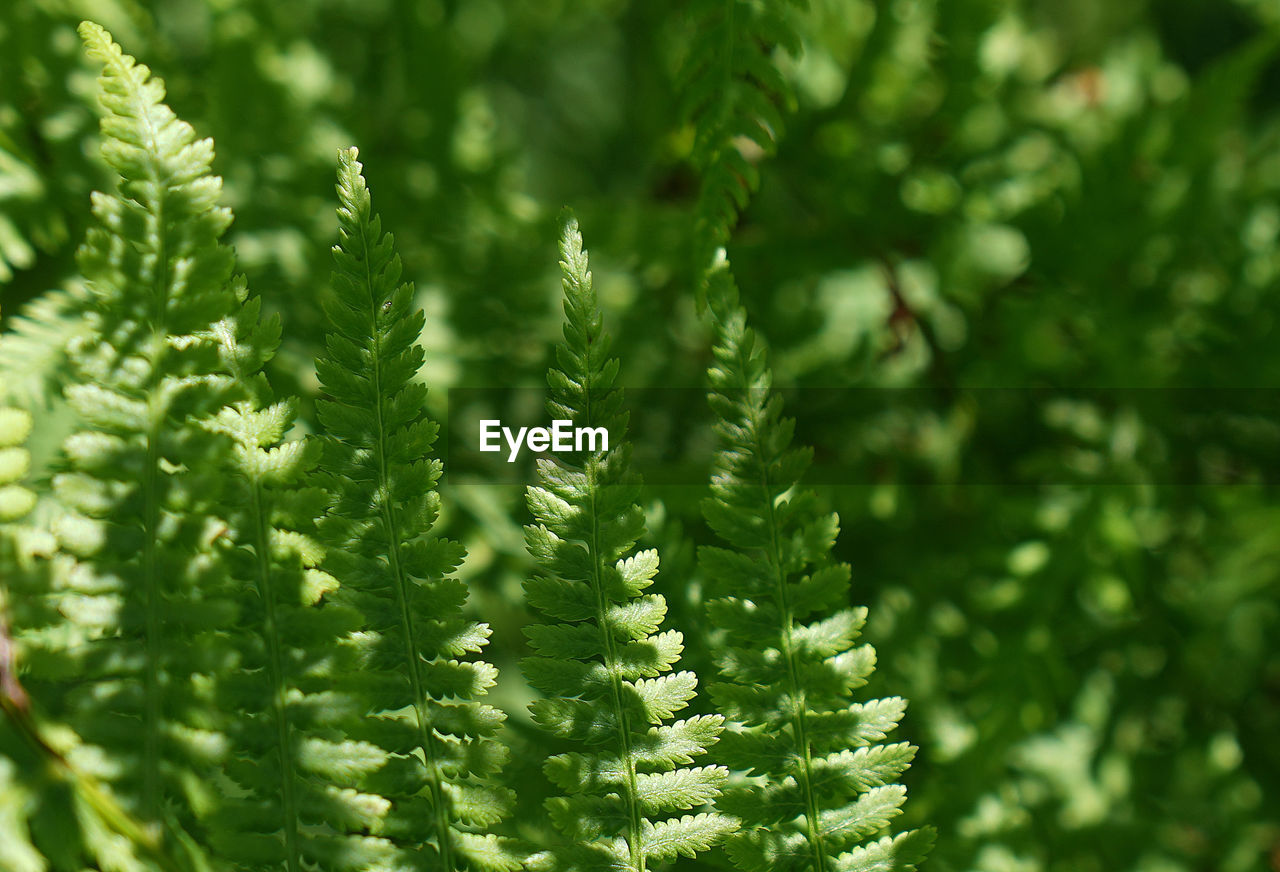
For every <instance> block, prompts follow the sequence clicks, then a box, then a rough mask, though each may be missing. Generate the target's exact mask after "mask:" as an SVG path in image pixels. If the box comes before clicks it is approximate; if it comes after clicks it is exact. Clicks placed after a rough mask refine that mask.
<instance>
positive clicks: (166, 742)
mask: <svg viewBox="0 0 1280 872" xmlns="http://www.w3.org/2000/svg"><path fill="white" fill-rule="evenodd" d="M80 32H81V35H82V37H83V38H84V41H85V45H86V47H87V49H88V53H89V55H90V57H91V58H93V59H94V60H95V61H97V62H98V63H99V64H100V65H101V67H102V73H101V75H100V77H99V89H98V98H99V102H100V104H101V107H102V109H103V117H102V133H103V143H102V154H103V156H104V158H105V159H106V161H107V163H108V164H109V165H110V166H111V168H112V169H114V170H115V172H116V173H117V174H118V178H119V181H118V186H117V189H116V190H115V192H113V193H111V194H102V193H99V194H95V195H94V197H93V214H94V217H95V224H94V226H93V227H92V228H91V229H90V230H89V231H88V233H87V235H86V240H85V243H84V245H83V246H82V247H81V250H80V255H79V260H80V265H81V269H82V271H83V272H84V275H85V277H86V279H87V281H88V287H89V290H90V293H91V299H90V301H89V304H88V306H87V311H85V313H84V316H85V318H86V319H87V321H88V325H89V329H88V331H87V332H86V334H85V335H84V336H82V337H80V338H78V339H77V340H75V341H74V342H73V343H72V345H71V347H70V350H69V357H70V361H71V364H72V369H73V372H74V375H75V378H76V383H75V384H73V385H71V386H70V387H68V388H67V391H66V395H67V399H68V401H69V403H70V405H71V407H72V409H73V410H74V411H75V412H77V413H78V415H79V417H80V419H81V420H82V421H83V422H84V423H85V424H86V425H87V429H86V430H85V431H84V432H82V433H80V434H77V435H75V436H73V437H71V439H70V440H68V443H67V450H66V456H67V461H68V466H69V467H70V469H69V471H67V472H64V473H62V474H60V475H58V476H56V477H55V479H54V489H55V493H56V494H57V495H58V497H59V499H60V501H61V502H62V503H63V504H64V505H65V506H66V507H67V508H68V509H70V510H71V513H72V514H71V515H70V516H68V517H67V518H65V519H63V520H62V521H61V522H60V523H59V525H58V528H57V529H58V532H59V534H60V536H61V538H62V541H63V544H64V546H65V547H66V548H67V549H68V550H70V551H71V552H73V553H75V554H76V555H77V556H79V557H81V558H82V559H83V560H84V561H85V572H86V573H89V574H91V575H92V577H93V578H94V581H93V582H92V584H93V586H94V588H95V589H94V590H93V591H92V595H90V596H88V597H85V598H82V599H80V601H79V605H80V606H81V607H82V609H81V612H80V614H79V615H77V616H76V619H77V620H79V621H81V622H82V623H83V622H88V624H89V626H82V632H83V633H84V634H86V635H87V636H89V637H91V638H92V637H98V640H97V641H96V642H95V643H94V645H93V646H92V648H90V649H88V650H85V651H83V652H81V653H80V656H81V658H82V659H81V662H80V663H79V668H78V669H77V672H79V676H78V677H79V678H80V679H81V680H83V681H86V682H90V683H96V684H97V690H96V692H95V693H77V694H74V695H73V694H71V693H69V692H66V693H65V695H64V697H63V699H62V704H63V709H65V710H66V711H67V712H68V717H69V718H70V719H71V721H72V723H73V725H74V726H75V727H76V728H77V730H78V731H80V732H81V734H82V735H83V736H84V737H85V739H86V740H87V741H89V742H91V743H93V744H95V745H99V746H101V747H103V748H105V749H108V750H109V752H110V753H111V754H112V755H113V756H114V757H115V759H116V762H117V763H118V764H119V765H118V766H116V767H115V772H114V774H115V777H116V780H115V787H116V789H117V790H118V791H119V792H120V794H121V795H122V796H124V797H126V798H127V799H129V800H130V801H131V802H132V803H133V804H134V805H135V806H136V808H137V811H138V813H139V815H140V816H141V817H142V818H143V819H144V820H146V821H148V822H152V823H155V822H158V821H160V820H162V819H164V818H165V817H166V816H168V815H170V814H173V813H177V814H178V815H179V816H180V817H184V818H185V817H187V816H188V812H187V811H186V809H188V808H190V807H193V806H194V807H199V806H200V805H201V804H202V803H205V802H208V801H209V800H210V799H211V798H212V796H211V794H209V792H208V788H207V787H206V786H205V782H204V781H203V780H202V773H206V772H207V771H208V770H209V767H210V766H212V765H213V764H214V763H215V762H216V759H217V757H218V754H219V749H220V747H221V746H220V742H219V740H217V739H216V738H214V737H215V736H216V733H217V730H218V724H217V721H218V720H219V718H218V714H217V712H216V710H215V709H214V707H213V706H212V705H211V703H210V701H209V700H208V699H207V698H206V697H205V696H204V695H203V693H202V692H201V691H199V690H198V688H197V687H196V686H195V685H194V684H193V683H192V680H191V679H192V676H194V675H197V674H205V673H208V674H216V673H217V671H218V670H219V668H220V667H221V666H222V665H224V661H225V655H226V651H227V645H226V643H225V641H221V637H219V636H217V635H214V634H213V633H212V632H211V631H215V630H217V629H219V628H221V627H224V626H226V625H227V623H228V622H229V621H230V620H231V619H232V617H233V616H234V613H235V605H234V603H233V602H232V601H231V600H230V599H229V598H228V596H227V593H226V591H225V585H223V584H222V576H221V575H220V573H219V571H218V569H219V564H218V562H217V561H216V560H213V559H211V558H210V557H209V556H208V552H209V547H208V544H209V538H210V530H211V529H213V528H216V524H217V519H218V517H219V515H218V511H217V509H218V505H219V498H220V495H221V492H222V490H223V476H221V475H220V474H219V472H218V470H219V469H221V468H222V467H223V466H224V463H223V460H224V458H225V457H226V456H227V453H228V451H229V444H228V442H227V440H225V439H224V438H223V437H221V436H219V435H216V434H214V433H211V432H207V431H205V430H202V429H200V428H199V427H193V426H191V422H192V421H199V420H201V419H204V418H206V417H208V416H209V415H211V414H213V413H214V412H215V411H216V410H217V409H219V408H221V407H223V406H225V405H226V404H227V403H228V402H230V401H231V400H232V399H234V398H235V397H236V396H237V394H238V393H239V391H238V388H237V385H236V383H235V380H234V379H233V378H231V377H230V376H229V375H228V374H227V373H226V372H225V368H224V367H223V366H222V364H221V360H220V356H219V353H218V349H217V345H216V343H215V342H213V341H211V340H210V339H209V338H208V337H209V336H210V334H211V331H212V329H213V327H214V325H216V324H217V323H218V322H219V321H220V320H221V319H223V318H226V317H227V316H229V315H230V314H231V313H233V312H234V311H235V310H236V309H237V308H238V306H239V301H238V299H237V295H236V292H235V290H234V289H233V286H232V282H231V271H232V267H233V257H232V254H231V250H230V249H229V248H228V247H227V246H225V245H223V244H221V243H220V241H219V238H220V237H221V235H222V234H223V233H224V232H225V230H226V228H227V226H228V225H229V224H230V221H231V214H230V212H229V211H228V210H227V209H225V208H223V207H220V206H219V205H218V202H217V201H218V197H219V192H220V187H221V186H220V181H219V180H218V179H217V178H216V177H215V176H213V175H211V174H210V172H209V167H210V163H211V161H212V159H213V146H212V143H211V142H209V141H208V140H196V138H195V134H194V132H193V131H192V129H191V127H190V126H189V125H187V124H185V123H184V122H182V121H180V120H178V119H177V118H176V117H175V116H174V114H173V112H172V111H170V109H169V108H168V107H167V106H165V105H164V103H163V102H162V101H163V98H164V86H163V84H162V83H161V82H160V81H159V80H157V79H154V78H152V77H151V75H150V72H149V71H148V70H147V68H146V67H145V66H142V65H140V64H137V63H136V62H135V61H134V60H133V58H131V57H129V56H128V55H126V54H124V52H123V51H122V50H121V49H120V47H119V46H118V45H116V44H115V43H114V42H113V41H112V40H111V37H110V35H109V34H107V33H106V31H104V30H103V29H102V28H100V27H98V26H97V25H94V24H92V23H89V22H86V23H84V24H82V25H81V28H80ZM211 525H213V526H211ZM200 555H206V556H204V557H201V556H200ZM91 603H92V604H93V605H96V606H97V608H96V609H94V608H90V607H89V606H90V604H91ZM196 640H199V641H196ZM206 641H207V642H208V644H205V642H206ZM63 709H60V710H63ZM175 802H176V806H173V805H171V803H175Z"/></svg>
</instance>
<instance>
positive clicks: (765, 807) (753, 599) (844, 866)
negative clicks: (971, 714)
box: [699, 252, 932, 872]
mask: <svg viewBox="0 0 1280 872" xmlns="http://www.w3.org/2000/svg"><path fill="white" fill-rule="evenodd" d="M707 281H708V292H707V293H708V302H709V304H710V305H709V308H710V311H711V315H712V319H713V321H714V325H715V330H716V347H715V361H716V362H715V365H714V366H713V367H712V368H711V370H710V372H709V377H710V381H711V386H712V390H713V393H712V394H711V405H712V407H713V410H714V411H715V413H716V416H717V418H718V424H717V430H718V432H719V434H720V437H721V440H722V448H721V450H720V452H719V454H718V456H717V463H716V469H715V473H714V475H713V478H712V485H711V491H712V496H711V497H710V498H709V499H707V500H706V501H705V502H704V506H703V511H704V515H705V516H706V519H707V521H708V523H709V524H710V525H711V527H712V528H713V529H714V530H715V532H716V533H717V534H718V535H719V537H720V538H721V539H722V540H724V542H725V543H726V544H727V545H728V546H729V547H727V548H724V547H715V546H705V547H703V548H701V549H699V564H700V566H701V568H702V571H703V573H704V574H705V576H706V577H707V579H708V583H709V586H710V593H711V598H710V599H709V600H708V601H707V606H706V609H707V617H708V620H709V623H710V624H711V625H712V626H714V627H717V628H720V634H721V635H720V637H719V639H718V641H717V645H716V647H717V649H718V650H717V651H716V660H717V665H718V667H719V671H720V677H721V679H722V680H721V681H720V682H718V683H717V684H714V685H712V687H711V694H712V697H713V698H714V699H715V701H716V703H717V705H718V706H719V707H720V709H721V710H722V711H724V712H725V713H726V715H728V717H729V718H730V719H731V728H730V729H728V730H726V732H725V734H724V736H723V737H722V740H721V745H720V748H719V749H718V752H719V756H720V757H721V759H722V760H723V761H724V762H725V763H726V764H728V765H729V766H730V767H732V768H734V769H736V770H743V771H746V772H747V773H748V774H749V775H750V776H751V778H749V779H748V782H747V783H746V784H744V785H742V786H736V785H735V786H734V787H733V788H731V789H729V790H727V791H726V794H725V797H724V799H723V801H722V803H721V804H722V806H723V807H724V808H725V809H726V810H728V811H730V812H732V813H734V814H737V815H739V816H740V817H741V818H742V820H743V824H744V826H743V831H742V832H741V833H740V834H739V835H737V836H735V837H734V838H733V839H731V840H730V842H729V845H728V849H729V854H730V856H731V857H732V858H733V860H734V862H735V864H736V865H737V866H738V867H739V868H740V869H742V870H744V872H787V870H812V872H872V870H884V872H889V870H909V869H914V868H915V866H916V864H917V863H918V862H919V861H920V860H921V859H923V857H924V854H925V852H926V851H927V849H928V847H929V845H930V844H931V842H932V833H931V831H928V830H912V831H910V832H906V833H903V834H900V835H898V836H894V837H892V838H886V839H884V840H882V841H879V842H876V843H874V844H872V845H869V846H860V845H859V844H858V843H859V842H860V841H862V840H863V839H865V838H866V837H868V836H870V835H873V834H875V833H877V832H878V831H880V830H882V829H883V828H884V827H885V826H886V825H887V824H888V823H889V822H890V821H891V820H892V819H893V818H894V817H896V816H897V815H898V814H899V812H900V811H901V805H902V803H903V801H904V800H905V798H906V790H905V789H904V788H903V787H902V786H900V785H898V784H894V783H893V782H894V781H895V780H896V779H897V777H898V776H899V775H900V774H901V773H902V772H903V771H904V770H905V769H906V768H907V766H908V765H909V764H910V762H911V760H912V758H913V757H914V755H915V751H916V749H915V748H914V747H913V746H911V745H909V744H906V743H898V744H893V745H881V744H877V743H878V742H879V741H880V740H882V739H883V738H884V737H885V735H886V734H887V733H888V732H889V731H891V730H892V729H894V728H895V727H896V726H897V722H898V719H899V718H900V717H901V715H902V712H903V710H904V709H905V707H906V704H905V702H904V701H903V700H901V699H897V698H893V699H884V700H876V701H873V702H868V703H852V704H851V703H850V701H849V695H850V693H851V691H853V690H855V689H856V688H859V687H862V686H863V685H865V684H866V683H867V678H868V676H869V675H870V674H871V672H872V671H873V669H874V668H875V652H874V650H872V648H871V646H869V645H862V646H857V647H855V645H854V642H855V640H856V639H857V637H858V635H859V632H860V630H861V628H862V625H863V622H864V621H865V620H866V615H867V610H866V609H865V608H850V607H848V605H847V604H848V598H849V577H850V570H849V566H848V565H847V564H843V563H835V562H833V561H832V560H831V556H830V551H831V548H832V546H833V545H834V543H835V539H836V535H837V533H838V530H839V522H838V519H837V518H836V516H835V515H833V514H821V513H819V512H818V511H817V509H816V505H815V504H816V496H815V494H814V493H813V492H812V491H807V490H803V489H801V488H800V479H801V476H802V475H803V473H804V471H805V469H806V467H807V466H808V463H809V459H810V454H811V452H810V451H809V450H808V449H801V448H795V447H793V446H792V445H791V437H792V432H793V429H794V424H793V422H792V421H790V420H789V419H786V418H783V416H782V403H781V400H780V399H779V398H778V397H777V396H776V395H773V394H772V393H771V391H770V388H771V386H772V378H773V376H772V373H771V371H770V369H769V366H768V361H767V358H766V355H765V351H764V349H763V347H762V346H761V344H760V343H759V342H758V341H757V338H756V336H755V334H754V333H753V332H752V331H751V330H749V329H748V328H747V326H746V312H745V310H744V309H743V307H742V306H741V305H740V304H739V302H738V291H737V287H736V286H735V284H734V281H733V275H732V273H731V272H730V269H729V264H728V261H727V260H725V259H724V258H723V252H721V257H720V258H719V260H718V261H717V262H716V263H715V264H714V265H713V267H712V269H711V270H710V271H709V272H708V274H707Z"/></svg>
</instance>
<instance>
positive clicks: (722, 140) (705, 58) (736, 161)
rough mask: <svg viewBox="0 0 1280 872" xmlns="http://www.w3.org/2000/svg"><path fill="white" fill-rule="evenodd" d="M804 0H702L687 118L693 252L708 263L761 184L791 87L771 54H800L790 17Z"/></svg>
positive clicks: (685, 82)
mask: <svg viewBox="0 0 1280 872" xmlns="http://www.w3.org/2000/svg"><path fill="white" fill-rule="evenodd" d="M805 5H806V4H805V0H699V2H698V3H697V4H695V6H694V9H693V17H694V20H695V21H696V22H697V26H696V30H695V36H694V39H693V40H692V43H691V45H690V46H689V49H688V55H687V56H688V60H687V61H686V63H685V65H684V69H683V71H682V74H681V82H680V91H681V94H682V100H683V107H682V108H683V111H684V114H685V117H686V118H687V119H688V120H689V122H690V123H691V124H692V125H693V129H694V143H693V151H692V158H693V163H694V165H695V167H696V168H697V170H698V171H699V173H700V174H701V176H702V187H701V189H700V191H699V194H698V204H697V207H696V211H695V218H696V226H695V232H694V242H695V255H696V257H697V259H698V260H697V262H698V263H699V264H702V263H707V262H709V261H710V257H711V253H712V252H713V251H714V250H715V248H716V247H718V246H720V245H724V244H725V243H726V242H727V241H728V239H729V234H730V232H731V231H732V230H733V228H734V225H735V224H737V221H738V214H739V213H740V212H741V211H742V210H743V209H745V208H746V205H747V201H748V199H749V198H750V196H751V194H752V193H754V192H755V190H756V189H757V188H758V187H759V186H760V172H759V170H758V169H757V168H756V162H757V161H758V160H759V158H760V157H763V156H766V155H772V154H773V153H774V151H775V150H776V148H777V143H778V138H779V137H780V136H781V135H782V128H783V121H782V113H781V111H779V104H785V103H787V102H789V101H790V100H791V99H792V97H791V89H790V87H789V85H788V84H787V82H786V80H785V79H783V77H782V74H781V73H780V72H779V71H778V68H777V66H776V65H775V64H774V61H773V57H772V54H773V52H774V51H775V50H776V49H778V48H781V49H784V50H786V51H789V52H791V53H792V54H799V52H800V37H799V34H798V33H797V32H796V29H795V26H794V24H793V23H792V21H791V17H792V15H793V14H794V11H793V8H794V7H803V6H805Z"/></svg>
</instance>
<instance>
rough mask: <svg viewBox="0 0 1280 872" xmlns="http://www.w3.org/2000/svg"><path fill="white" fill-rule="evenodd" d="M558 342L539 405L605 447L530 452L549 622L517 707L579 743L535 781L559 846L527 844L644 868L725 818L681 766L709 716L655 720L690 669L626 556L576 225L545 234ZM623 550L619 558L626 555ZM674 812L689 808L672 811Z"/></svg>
mask: <svg viewBox="0 0 1280 872" xmlns="http://www.w3.org/2000/svg"><path fill="white" fill-rule="evenodd" d="M560 251H561V257H562V259H561V263H560V267H561V270H562V272H563V277H564V291H565V317H566V321H565V327H564V337H565V341H564V343H563V344H562V345H560V346H559V347H557V349H556V354H557V360H558V362H559V368H558V369H555V368H553V369H552V370H551V371H550V372H549V374H548V382H549V384H550V387H551V398H550V401H549V402H548V411H549V412H550V413H551V415H552V417H553V418H555V419H557V420H566V419H567V420H571V421H573V422H575V423H576V425H577V426H579V427H593V428H605V429H607V431H608V432H609V436H610V439H609V445H610V446H611V450H609V451H602V450H597V451H594V452H590V453H583V454H580V455H573V456H563V455H562V459H564V458H566V457H567V459H564V462H563V463H557V462H554V461H551V460H548V459H542V460H539V461H538V484H537V486H534V487H530V489H529V491H528V502H529V507H530V510H531V511H532V513H533V516H534V519H535V521H536V523H535V524H533V525H531V526H529V527H527V528H526V540H527V543H528V547H529V551H530V553H531V554H532V555H533V556H534V557H535V558H536V559H537V561H538V563H539V565H540V569H541V573H540V574H539V575H538V576H536V577H533V578H531V579H529V580H528V581H527V582H526V585H525V590H526V594H527V596H528V599H529V602H530V603H531V604H532V605H534V606H535V607H536V608H538V609H539V610H540V611H541V612H542V613H543V614H544V615H545V616H546V617H547V618H548V619H550V622H548V623H544V624H539V625H534V626H531V627H529V628H528V629H527V630H526V632H527V633H528V635H529V638H530V642H531V644H532V647H533V649H534V651H535V655H534V656H532V657H529V658H527V659H526V660H525V661H524V671H525V676H526V677H527V678H528V680H529V683H530V684H532V685H533V686H534V687H535V688H537V689H538V690H540V691H542V692H543V693H544V694H546V698H545V699H542V700H538V701H536V702H535V703H533V704H532V706H531V710H532V712H533V716H534V720H535V721H536V722H537V723H538V724H539V725H541V726H542V727H543V728H545V729H546V730H548V731H549V732H551V733H553V734H554V735H556V736H559V737H561V738H565V739H569V740H571V741H573V742H575V743H577V744H578V745H579V746H580V749H579V750H574V751H570V752H568V753H565V754H559V755H556V756H553V757H551V758H550V759H549V760H548V761H547V763H546V767H545V770H546V773H547V775H548V777H549V778H550V779H551V780H552V782H554V783H555V784H556V786H558V787H559V788H560V789H561V790H563V791H565V793H566V794H567V795H566V796H563V797H555V798H552V799H551V800H549V801H548V808H549V810H550V813H551V816H552V819H553V821H554V822H555V823H556V825H557V827H558V828H559V829H560V830H561V831H562V832H563V833H564V834H565V835H566V836H567V838H568V840H569V844H568V845H567V846H565V847H563V848H560V849H558V850H553V851H551V852H548V853H544V854H540V855H538V856H537V857H536V858H535V862H534V863H533V865H534V866H535V867H536V868H553V869H571V870H604V869H629V870H632V872H644V870H646V869H648V868H650V867H651V866H652V865H654V864H657V863H660V862H663V861H666V860H670V859H674V858H675V857H676V856H677V855H683V856H688V857H692V856H694V855H695V854H696V853H697V852H699V851H703V850H706V849H707V848H710V847H711V846H713V845H715V844H717V843H718V842H720V841H721V840H722V839H723V838H724V837H725V836H726V835H727V834H728V833H730V832H732V831H733V829H734V828H735V825H736V822H735V821H734V820H733V819H732V818H729V817H727V816H726V815H722V814H719V813H717V812H708V811H696V810H697V809H699V808H700V807H702V806H704V805H705V804H707V803H709V802H711V801H712V800H713V799H715V797H716V796H717V795H718V794H719V792H720V785H721V784H722V783H723V782H724V780H725V778H726V776H727V775H728V772H727V770H725V769H724V768H722V767H719V766H698V767H690V766H689V764H692V763H693V761H694V758H695V757H698V756H701V755H702V754H703V753H705V751H706V749H707V747H708V746H710V745H711V744H712V743H714V742H715V741H716V738H717V736H718V735H719V733H720V730H721V726H722V724H723V719H722V718H721V717H720V716H719V715H710V716H696V717H692V718H688V719H686V720H681V721H676V722H674V723H667V721H669V720H670V719H671V718H672V716H673V715H674V714H675V713H676V712H678V711H680V710H682V709H684V708H685V707H686V706H687V705H688V704H689V701H690V700H691V699H692V698H693V697H694V695H695V692H696V691H695V688H696V685H697V678H696V676H694V674H693V673H692V672H672V671H671V670H672V669H673V668H674V667H675V665H676V663H677V662H678V661H679V658H680V654H681V651H682V650H683V646H684V640H683V637H682V636H681V634H680V633H679V632H677V631H675V630H667V631H665V632H658V628H659V626H660V624H661V623H662V620H663V618H664V616H665V615H666V601H665V600H664V599H663V598H662V597H661V596H660V595H657V594H645V593H644V590H645V588H647V587H649V586H650V585H651V584H652V583H653V579H654V576H655V575H656V574H657V571H658V554H657V552H656V551H652V550H650V551H641V552H638V553H632V551H633V549H634V547H635V543H636V541H637V540H638V539H639V537H640V536H641V535H642V533H643V532H644V514H643V512H642V510H641V508H640V506H639V505H638V504H637V499H638V497H639V479H638V476H636V475H635V474H634V473H632V472H631V470H630V460H629V458H630V449H629V446H628V445H627V444H626V443H625V442H624V441H623V440H624V437H625V431H626V421H627V416H626V413H625V412H624V411H623V407H622V403H623V397H622V392H621V390H620V389H618V388H616V387H614V380H615V378H616V376H617V373H618V361H617V360H616V359H614V358H610V357H609V339H608V336H607V335H606V334H605V333H604V330H603V319H602V316H601V313H600V309H599V306H598V304H597V302H596V295H595V291H594V289H593V287H592V280H591V273H590V271H589V270H588V264H587V255H586V252H585V251H583V249H582V236H581V234H580V233H579V231H578V225H577V222H576V221H574V220H572V219H569V220H568V221H567V223H566V225H565V227H564V231H563V235H562V237H561V244H560ZM628 555H630V556H628ZM682 812H694V813H686V814H681V813H682Z"/></svg>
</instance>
